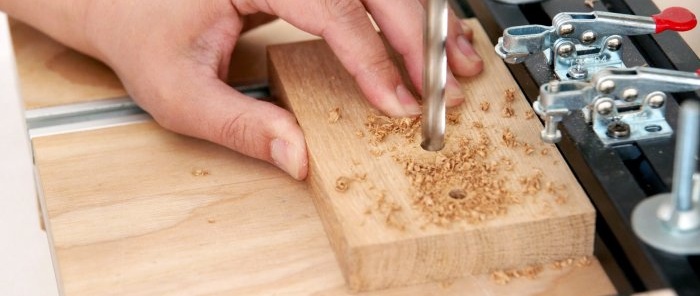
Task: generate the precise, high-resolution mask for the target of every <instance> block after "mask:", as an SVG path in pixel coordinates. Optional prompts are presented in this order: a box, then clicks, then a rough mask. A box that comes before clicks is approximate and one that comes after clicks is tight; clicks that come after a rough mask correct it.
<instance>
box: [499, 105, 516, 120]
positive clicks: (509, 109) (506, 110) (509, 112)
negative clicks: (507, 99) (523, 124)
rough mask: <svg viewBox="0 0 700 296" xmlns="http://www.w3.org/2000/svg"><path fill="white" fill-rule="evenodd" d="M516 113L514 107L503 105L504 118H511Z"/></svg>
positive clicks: (502, 113)
mask: <svg viewBox="0 0 700 296" xmlns="http://www.w3.org/2000/svg"><path fill="white" fill-rule="evenodd" d="M514 115H515V110H513V107H510V106H506V107H503V110H501V116H502V117H503V118H511V117H513V116H514Z"/></svg>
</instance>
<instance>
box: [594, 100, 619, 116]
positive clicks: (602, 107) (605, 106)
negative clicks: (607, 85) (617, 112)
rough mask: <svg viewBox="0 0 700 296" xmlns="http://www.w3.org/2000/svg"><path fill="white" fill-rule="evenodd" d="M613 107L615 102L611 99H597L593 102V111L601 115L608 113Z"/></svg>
mask: <svg viewBox="0 0 700 296" xmlns="http://www.w3.org/2000/svg"><path fill="white" fill-rule="evenodd" d="M614 108H615V104H613V102H612V100H611V99H609V98H604V99H599V100H598V103H597V104H595V111H596V112H598V114H600V115H603V116H606V115H610V113H612V112H613V109H614Z"/></svg>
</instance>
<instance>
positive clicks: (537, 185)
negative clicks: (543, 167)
mask: <svg viewBox="0 0 700 296" xmlns="http://www.w3.org/2000/svg"><path fill="white" fill-rule="evenodd" d="M543 176H544V173H542V171H540V170H535V172H534V173H533V174H532V175H531V176H529V177H520V179H519V180H518V181H519V183H520V185H521V186H522V187H523V191H522V193H523V194H526V195H535V194H536V193H538V192H540V190H542V177H543Z"/></svg>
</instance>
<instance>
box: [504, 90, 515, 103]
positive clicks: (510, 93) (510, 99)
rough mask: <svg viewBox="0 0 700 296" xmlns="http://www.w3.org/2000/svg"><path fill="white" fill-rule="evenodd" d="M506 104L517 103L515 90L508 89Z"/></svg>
mask: <svg viewBox="0 0 700 296" xmlns="http://www.w3.org/2000/svg"><path fill="white" fill-rule="evenodd" d="M505 95H506V103H513V101H515V90H514V89H512V88H509V89H506V92H505Z"/></svg>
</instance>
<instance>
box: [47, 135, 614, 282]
mask: <svg viewBox="0 0 700 296" xmlns="http://www.w3.org/2000/svg"><path fill="white" fill-rule="evenodd" d="M34 149H35V154H36V164H37V167H38V168H39V171H40V176H41V180H42V183H43V189H44V194H45V198H46V201H47V204H48V211H49V215H50V220H51V225H52V226H53V229H54V232H53V237H54V242H55V244H56V251H57V255H58V263H59V265H60V269H61V278H62V279H63V286H64V287H65V291H66V295H67V296H82V295H188V296H192V295H329V296H330V295H333V296H336V295H375V296H380V295H464V294H465V293H468V294H469V295H596V296H597V295H611V294H615V290H614V288H613V286H612V285H611V283H610V280H609V279H608V278H607V276H606V275H605V272H604V271H603V269H602V268H601V267H600V264H599V263H598V262H597V261H594V262H593V264H592V265H590V266H587V267H571V268H564V269H561V270H553V269H550V268H546V269H545V270H544V271H543V272H542V273H541V274H539V276H538V277H537V278H536V279H527V278H521V279H517V280H513V281H511V282H510V283H508V284H506V285H499V284H496V283H495V282H494V281H492V280H490V279H489V276H488V275H479V276H467V277H465V278H463V279H459V280H456V281H445V282H442V283H433V284H424V285H416V286H410V287H404V288H396V289H389V290H381V291H376V292H371V293H361V294H352V293H351V292H350V290H349V289H348V288H347V287H346V285H345V283H344V280H343V277H342V275H341V272H340V268H339V267H338V264H337V262H336V260H335V258H334V256H333V252H332V250H331V247H330V245H329V243H328V239H327V237H326V235H325V233H324V231H323V227H322V224H321V221H320V218H319V216H318V214H317V212H316V210H315V208H314V206H313V204H312V201H311V198H310V191H309V190H308V189H307V187H306V185H305V183H301V182H296V181H294V180H292V179H291V178H289V177H288V176H287V175H285V174H284V173H283V172H281V171H279V170H278V169H276V168H275V167H273V166H271V165H269V164H267V163H265V162H261V161H256V160H253V159H250V158H247V157H245V156H242V155H239V154H237V153H235V152H231V151H229V150H227V149H225V148H222V147H218V146H216V145H214V144H211V143H206V142H203V141H199V140H195V139H192V138H187V137H183V136H179V135H175V134H173V133H170V132H167V131H165V130H163V129H162V128H160V127H158V126H157V125H155V124H153V123H144V124H137V125H131V126H123V127H116V128H109V129H103V130H96V131H89V132H81V133H74V134H64V135H58V136H51V137H45V138H38V139H35V140H34ZM197 170H206V171H207V172H208V173H209V174H208V175H203V174H201V173H200V174H199V175H200V176H196V175H198V174H197ZM193 172H194V173H195V174H193Z"/></svg>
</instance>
